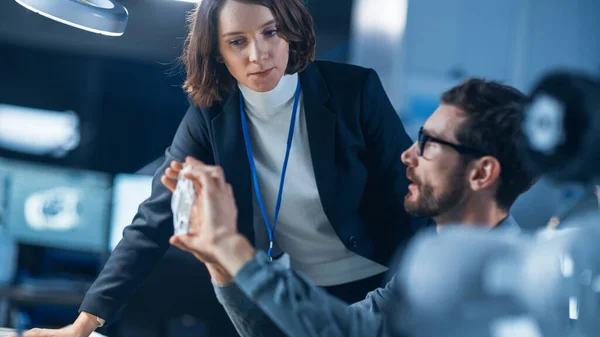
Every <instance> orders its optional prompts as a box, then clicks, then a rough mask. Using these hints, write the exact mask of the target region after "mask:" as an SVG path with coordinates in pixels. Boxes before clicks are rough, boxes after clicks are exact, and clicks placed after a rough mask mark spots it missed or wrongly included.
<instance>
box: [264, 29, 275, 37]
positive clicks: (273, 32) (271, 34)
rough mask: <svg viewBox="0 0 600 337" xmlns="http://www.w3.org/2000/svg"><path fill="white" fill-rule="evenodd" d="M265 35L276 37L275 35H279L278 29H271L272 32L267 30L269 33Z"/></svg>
mask: <svg viewBox="0 0 600 337" xmlns="http://www.w3.org/2000/svg"><path fill="white" fill-rule="evenodd" d="M265 35H266V36H275V35H277V29H271V30H267V31H266V32H265Z"/></svg>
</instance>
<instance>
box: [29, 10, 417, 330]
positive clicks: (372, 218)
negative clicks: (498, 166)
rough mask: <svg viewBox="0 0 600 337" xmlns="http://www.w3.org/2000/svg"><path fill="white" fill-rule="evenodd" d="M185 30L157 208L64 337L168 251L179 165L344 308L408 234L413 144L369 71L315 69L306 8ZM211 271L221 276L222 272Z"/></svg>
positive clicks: (253, 237) (219, 15)
mask: <svg viewBox="0 0 600 337" xmlns="http://www.w3.org/2000/svg"><path fill="white" fill-rule="evenodd" d="M190 19H191V25H190V32H189V36H188V38H187V43H186V48H185V52H184V57H183V60H184V63H185V66H186V69H187V78H186V81H185V83H184V89H185V90H186V92H187V93H188V95H189V99H190V108H189V110H188V112H187V113H186V115H185V117H184V118H183V121H182V122H181V125H180V126H179V129H178V130H177V133H176V135H175V137H174V140H173V143H172V145H171V146H170V147H169V148H168V149H167V151H166V158H165V161H164V163H163V165H162V167H161V168H160V169H159V170H158V171H157V173H156V175H155V179H154V183H153V189H152V196H151V197H150V198H149V199H148V200H146V201H145V202H144V203H142V205H141V206H140V208H139V212H138V214H137V215H136V217H135V218H134V220H133V223H132V224H131V225H130V226H127V228H126V229H125V231H124V236H123V239H122V241H121V242H120V243H119V245H118V246H117V247H116V248H115V250H114V251H113V253H112V255H111V257H110V259H109V260H108V262H107V263H106V266H105V268H104V270H103V271H102V273H101V274H100V275H99V277H98V279H97V280H96V282H95V283H94V285H93V286H92V287H91V288H90V290H89V291H88V293H87V295H86V297H85V299H84V301H83V304H82V305H81V309H80V310H81V311H82V313H81V315H80V317H79V318H78V319H77V321H76V322H75V324H74V325H73V327H71V328H68V329H70V330H68V333H66V332H65V333H63V334H60V336H84V335H86V333H87V334H89V332H91V331H92V330H93V329H94V328H95V327H97V326H98V325H99V324H102V322H103V320H107V319H111V318H112V317H113V315H114V314H115V312H116V311H117V309H119V307H121V306H122V305H123V304H124V303H125V302H126V300H127V298H128V297H129V296H130V295H131V293H132V292H133V291H134V289H135V288H136V287H137V286H138V285H139V284H140V283H141V282H142V280H143V279H144V278H145V277H146V276H147V274H148V273H149V272H150V270H151V269H152V268H153V267H154V266H155V264H156V263H157V262H158V260H159V259H160V257H161V256H162V254H163V253H164V251H165V250H166V249H167V248H168V247H169V237H170V236H171V235H172V234H173V220H172V213H171V209H170V201H171V191H172V190H173V189H174V188H175V183H176V182H175V180H174V179H176V177H177V174H178V172H179V171H180V170H181V168H182V167H183V162H184V160H185V158H186V157H193V158H195V159H198V160H200V161H202V162H204V163H207V164H211V165H218V166H220V167H221V168H222V170H223V171H224V173H225V177H226V178H227V181H228V182H229V183H230V184H231V185H232V188H233V193H234V195H235V199H236V201H237V208H238V228H239V231H240V233H242V234H244V235H245V236H246V237H247V238H248V239H249V240H250V241H251V242H252V243H254V244H255V245H256V246H257V247H258V248H262V249H264V250H265V251H267V252H268V254H269V256H270V257H272V258H274V259H276V260H278V262H275V263H286V262H282V260H283V259H284V258H285V259H289V262H287V263H289V266H290V267H291V268H293V269H295V270H298V271H300V272H302V273H304V274H305V275H307V276H308V277H309V278H310V279H311V280H313V281H314V282H315V283H316V284H317V285H319V286H322V287H325V288H326V289H327V290H328V291H329V292H330V293H332V294H334V295H336V296H338V297H340V298H341V299H343V300H346V301H347V302H354V301H357V300H360V299H362V298H364V296H365V295H366V293H367V292H368V291H369V290H372V289H375V288H377V287H378V286H379V285H380V284H381V280H382V275H383V274H384V272H385V271H386V270H387V267H386V264H387V263H388V260H389V259H390V257H391V254H392V253H393V252H394V250H395V248H396V247H397V245H398V244H399V243H400V242H402V241H404V240H407V239H408V238H409V237H410V236H411V235H412V232H413V231H412V225H411V217H410V216H409V215H408V214H407V213H406V212H405V211H404V208H403V200H404V196H405V194H406V192H407V186H408V181H407V179H406V172H405V167H404V166H403V164H402V162H401V161H400V155H401V153H402V152H403V151H404V150H405V149H407V148H409V147H410V146H411V144H412V141H411V140H410V138H409V137H408V136H407V134H406V132H405V130H404V127H403V125H402V123H401V121H400V119H399V117H398V115H397V114H396V112H395V111H394V109H393V107H392V105H391V104H390V101H389V99H388V97H387V96H386V93H385V91H384V89H383V86H382V84H381V82H380V80H379V77H378V76H377V74H376V73H375V72H374V71H373V70H371V69H365V68H361V67H357V66H352V65H346V64H338V63H333V62H323V61H314V55H315V34H314V30H313V22H312V18H311V16H310V14H309V13H308V11H307V9H306V8H305V7H304V5H303V4H302V1H301V0H203V1H202V2H201V3H200V4H199V5H198V6H197V8H196V9H195V10H194V11H193V13H192V14H191V16H190ZM163 174H164V176H163ZM284 187H285V188H284ZM284 253H285V254H284ZM282 254H283V256H284V258H280V257H281V256H282ZM207 266H208V268H209V271H211V274H212V275H213V277H216V276H215V275H218V266H211V265H210V264H208V265H207ZM215 281H216V282H218V280H216V279H215ZM98 322H100V323H98ZM36 331H37V332H36V333H37V334H36V336H55V335H56V336H59V334H56V331H49V330H36ZM60 331H64V330H60ZM50 333H53V334H50ZM32 336H33V335H32ZM86 336H87V335H86Z"/></svg>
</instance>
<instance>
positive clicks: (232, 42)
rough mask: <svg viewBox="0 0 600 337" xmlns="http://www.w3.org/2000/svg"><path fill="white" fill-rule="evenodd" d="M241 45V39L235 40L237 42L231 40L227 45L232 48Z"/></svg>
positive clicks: (242, 41)
mask: <svg viewBox="0 0 600 337" xmlns="http://www.w3.org/2000/svg"><path fill="white" fill-rule="evenodd" d="M242 43H244V40H243V39H237V40H231V41H229V44H230V45H232V46H240V45H242Z"/></svg>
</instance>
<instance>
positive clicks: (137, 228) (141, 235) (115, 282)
mask: <svg viewBox="0 0 600 337" xmlns="http://www.w3.org/2000/svg"><path fill="white" fill-rule="evenodd" d="M209 139H210V138H209V136H208V131H207V129H206V126H205V123H204V122H203V118H202V116H201V113H200V111H199V110H198V109H196V108H195V107H194V106H193V105H192V106H190V108H189V109H188V111H187V113H186V114H185V116H184V118H183V120H182V122H181V124H180V125H179V127H178V129H177V132H176V134H175V137H174V139H173V142H172V144H171V146H170V147H169V148H167V150H166V153H165V160H164V162H163V163H162V165H161V166H160V167H159V168H158V170H157V171H156V173H155V175H154V179H153V181H152V193H151V196H150V198H148V199H147V200H146V201H144V202H143V203H142V204H141V205H140V206H139V208H138V212H137V214H136V215H135V217H134V218H133V221H132V223H131V224H130V225H129V226H127V227H126V228H125V230H124V231H123V239H122V240H121V242H120V243H119V244H118V245H117V247H116V248H115V249H114V251H113V252H112V254H111V256H110V258H109V259H108V261H107V262H106V265H105V266H104V268H103V270H102V271H101V272H100V275H99V276H98V278H97V279H96V281H95V282H94V283H93V284H92V286H91V287H90V289H89V290H88V292H87V294H86V296H85V298H84V300H83V302H82V304H81V306H80V309H79V310H80V311H85V312H87V313H90V314H93V315H95V316H98V317H100V318H102V319H104V320H106V321H109V320H111V319H112V318H113V317H114V315H115V314H116V312H117V311H118V310H119V309H120V308H121V307H122V306H123V305H124V304H125V303H126V302H127V300H128V299H129V297H130V296H131V295H132V293H133V291H134V290H135V289H136V288H137V287H138V286H139V285H140V284H141V283H142V281H143V280H144V279H145V278H146V277H147V276H148V274H149V273H150V271H151V270H152V269H153V268H154V266H155V265H156V264H157V263H158V261H159V260H160V259H161V257H162V256H163V255H164V253H165V251H166V250H167V248H168V247H169V242H168V240H169V238H170V236H171V235H173V221H172V212H171V205H170V203H171V192H170V191H169V190H168V189H167V188H166V187H164V186H163V185H162V184H161V182H160V177H161V176H162V175H163V173H164V170H165V169H166V168H167V167H168V166H169V165H170V162H171V161H172V160H177V161H183V160H184V159H185V157H186V156H188V155H189V156H193V157H195V158H197V159H199V160H201V161H204V162H207V163H212V162H213V161H214V159H213V155H212V150H211V146H210V141H209Z"/></svg>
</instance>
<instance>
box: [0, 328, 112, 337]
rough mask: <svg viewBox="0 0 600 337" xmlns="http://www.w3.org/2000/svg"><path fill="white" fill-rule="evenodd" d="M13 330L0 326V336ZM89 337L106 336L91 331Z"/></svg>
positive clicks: (4, 336)
mask: <svg viewBox="0 0 600 337" xmlns="http://www.w3.org/2000/svg"><path fill="white" fill-rule="evenodd" d="M14 332H15V330H13V329H5V328H0V337H6V336H9V335H10V334H11V333H14ZM90 337H106V336H104V335H101V334H99V333H97V332H92V334H91V335H90Z"/></svg>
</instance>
